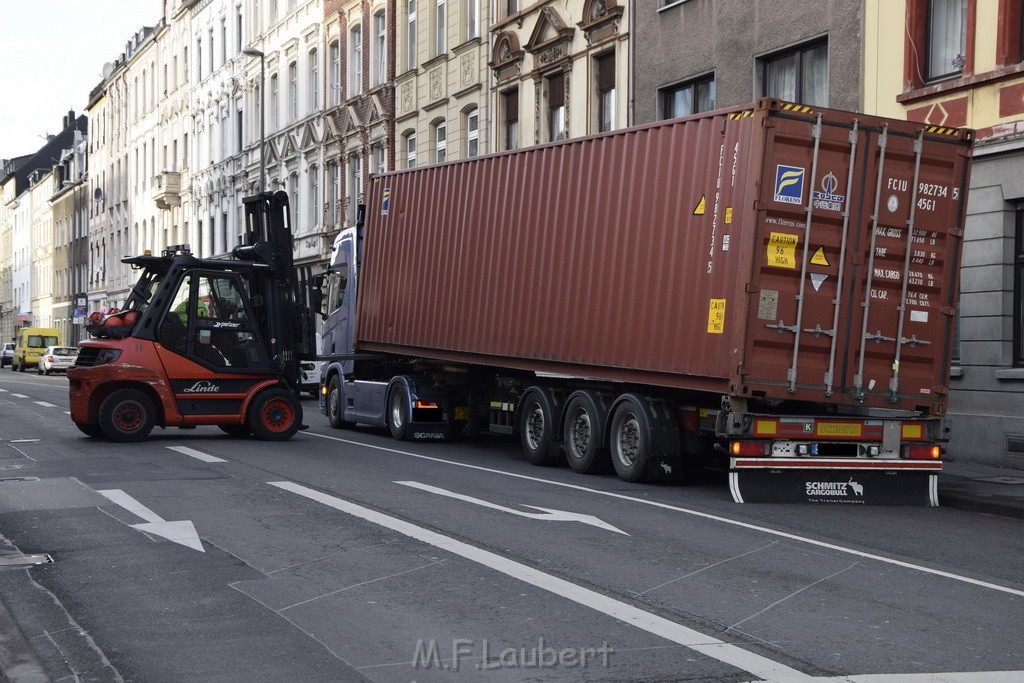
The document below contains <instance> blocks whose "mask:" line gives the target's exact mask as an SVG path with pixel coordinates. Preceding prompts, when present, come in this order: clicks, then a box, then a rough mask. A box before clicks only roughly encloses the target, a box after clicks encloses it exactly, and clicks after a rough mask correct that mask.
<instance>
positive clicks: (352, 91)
mask: <svg viewBox="0 0 1024 683" xmlns="http://www.w3.org/2000/svg"><path fill="white" fill-rule="evenodd" d="M349 45H350V46H351V50H350V53H349V74H350V76H351V78H350V79H349V81H350V82H349V91H348V92H349V96H350V97H355V96H356V95H358V94H359V93H361V92H362V91H363V29H362V27H360V26H353V27H352V30H351V31H350V32H349Z"/></svg>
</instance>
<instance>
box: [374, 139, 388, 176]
mask: <svg viewBox="0 0 1024 683" xmlns="http://www.w3.org/2000/svg"><path fill="white" fill-rule="evenodd" d="M372 170H373V172H374V173H376V174H377V175H380V174H381V173H385V172H387V170H388V169H387V166H386V164H385V161H384V144H383V143H380V142H378V143H377V144H375V145H374V146H373V169H372Z"/></svg>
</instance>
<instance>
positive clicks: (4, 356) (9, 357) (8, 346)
mask: <svg viewBox="0 0 1024 683" xmlns="http://www.w3.org/2000/svg"><path fill="white" fill-rule="evenodd" d="M5 365H10V366H11V367H14V342H4V345H3V348H2V349H0V368H2V367H4V366H5Z"/></svg>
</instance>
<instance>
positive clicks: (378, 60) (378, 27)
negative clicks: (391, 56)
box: [373, 11, 388, 85]
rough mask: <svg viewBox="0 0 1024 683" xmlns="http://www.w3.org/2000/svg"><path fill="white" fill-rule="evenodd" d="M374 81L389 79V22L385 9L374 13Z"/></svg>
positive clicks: (379, 81)
mask: <svg viewBox="0 0 1024 683" xmlns="http://www.w3.org/2000/svg"><path fill="white" fill-rule="evenodd" d="M373 38H374V42H373V52H374V54H373V82H374V85H379V84H380V83H383V82H384V81H386V80H387V64H388V55H387V52H386V51H385V48H386V47H387V22H386V21H385V14H384V12H383V11H381V12H377V13H376V14H374V15H373Z"/></svg>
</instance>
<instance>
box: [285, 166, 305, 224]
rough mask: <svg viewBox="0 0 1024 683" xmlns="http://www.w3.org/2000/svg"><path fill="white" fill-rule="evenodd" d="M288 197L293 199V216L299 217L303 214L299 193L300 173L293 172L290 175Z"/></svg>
mask: <svg viewBox="0 0 1024 683" xmlns="http://www.w3.org/2000/svg"><path fill="white" fill-rule="evenodd" d="M288 199H289V200H291V209H292V216H295V217H296V218H298V217H299V216H301V215H302V206H301V203H300V201H299V200H300V199H302V197H301V196H300V195H299V174H298V173H292V174H291V175H289V176H288Z"/></svg>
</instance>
